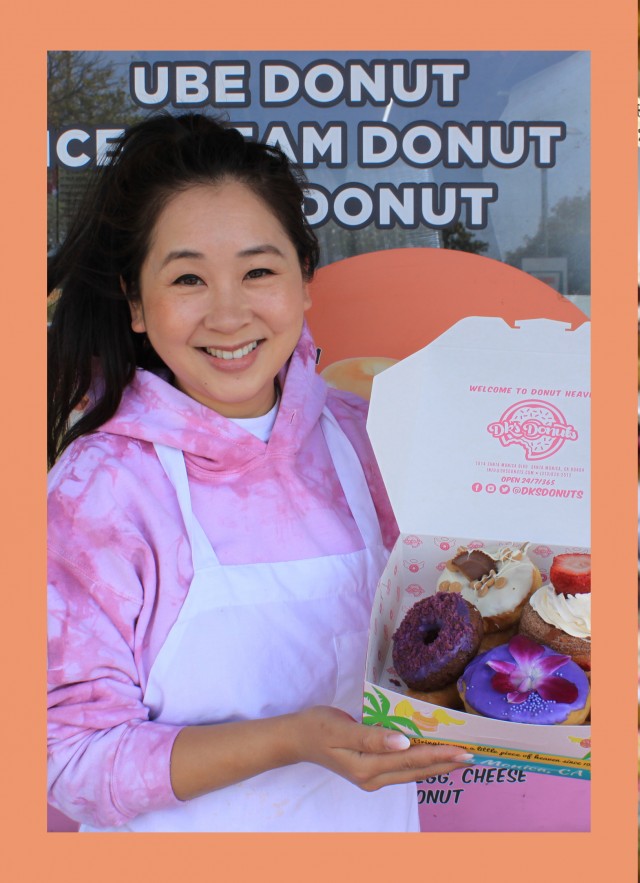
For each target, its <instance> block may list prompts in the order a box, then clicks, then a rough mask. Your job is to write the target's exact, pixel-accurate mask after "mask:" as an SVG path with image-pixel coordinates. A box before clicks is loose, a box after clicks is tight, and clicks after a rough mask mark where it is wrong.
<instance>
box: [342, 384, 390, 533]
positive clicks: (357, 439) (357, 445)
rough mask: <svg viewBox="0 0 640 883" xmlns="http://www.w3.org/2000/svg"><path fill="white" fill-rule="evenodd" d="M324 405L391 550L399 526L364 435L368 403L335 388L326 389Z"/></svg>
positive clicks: (371, 449)
mask: <svg viewBox="0 0 640 883" xmlns="http://www.w3.org/2000/svg"><path fill="white" fill-rule="evenodd" d="M327 404H328V406H329V408H330V410H331V412H332V414H333V415H334V416H335V417H336V419H337V420H338V422H339V424H340V426H341V428H342V430H343V431H344V433H345V435H346V436H347V438H348V439H349V441H350V442H351V444H352V445H353V447H354V449H355V451H356V453H357V455H358V458H359V459H360V462H361V463H362V468H363V470H364V474H365V477H366V479H367V483H368V485H369V490H370V491H371V497H372V499H373V503H374V505H375V507H376V512H377V513H378V519H379V521H380V530H381V532H382V539H383V542H384V544H385V547H386V548H387V549H392V548H393V546H394V544H395V541H396V540H397V539H398V525H397V522H396V519H395V516H394V514H393V509H392V508H391V503H390V502H389V497H388V496H387V490H386V488H385V486H384V481H383V480H382V475H381V473H380V469H379V467H378V462H377V460H376V458H375V454H374V453H373V448H372V446H371V442H370V440H369V436H368V435H367V425H366V424H367V411H368V408H369V404H368V402H366V401H365V400H364V399H361V398H360V397H359V396H356V395H354V394H353V393H350V392H345V391H343V390H338V389H329V390H328V396H327Z"/></svg>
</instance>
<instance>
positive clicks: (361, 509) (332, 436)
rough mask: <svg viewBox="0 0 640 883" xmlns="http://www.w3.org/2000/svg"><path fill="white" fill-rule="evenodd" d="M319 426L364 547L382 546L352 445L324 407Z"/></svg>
mask: <svg viewBox="0 0 640 883" xmlns="http://www.w3.org/2000/svg"><path fill="white" fill-rule="evenodd" d="M320 425H321V427H322V431H323V433H324V437H325V439H326V442H327V447H328V448H329V453H330V454H331V459H332V460H333V465H334V466H335V470H336V473H337V475H338V479H339V481H340V484H341V485H342V490H343V492H344V495H345V498H346V500H347V503H348V504H349V508H350V509H351V514H352V515H353V518H354V521H355V523H356V525H357V527H358V530H359V531H360V534H361V535H362V539H363V540H364V544H365V546H366V547H367V548H374V547H375V546H383V545H384V543H383V541H382V533H381V531H380V522H379V521H378V514H377V512H376V509H375V506H374V505H373V500H372V499H371V491H370V490H369V485H368V483H367V479H366V477H365V474H364V470H363V468H362V464H361V463H360V460H359V459H358V455H357V454H356V452H355V450H354V448H353V445H352V444H351V442H350V441H349V439H348V438H347V436H346V434H345V432H344V430H343V429H342V428H341V427H340V424H339V423H338V421H337V420H336V418H335V417H334V416H333V414H332V413H331V411H330V410H329V409H328V408H327V407H325V408H324V409H323V411H322V415H321V417H320Z"/></svg>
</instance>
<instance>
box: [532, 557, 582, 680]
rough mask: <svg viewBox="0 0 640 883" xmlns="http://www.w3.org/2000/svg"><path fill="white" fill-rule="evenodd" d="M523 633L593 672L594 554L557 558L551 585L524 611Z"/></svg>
mask: <svg viewBox="0 0 640 883" xmlns="http://www.w3.org/2000/svg"><path fill="white" fill-rule="evenodd" d="M519 631H520V634H522V635H525V636H526V637H528V638H531V639H532V640H534V641H537V642H538V643H539V644H544V645H545V646H547V647H551V649H552V650H555V651H556V652H557V653H562V654H564V655H566V656H570V657H571V658H572V659H573V661H574V662H577V664H578V665H579V666H580V667H581V668H582V669H584V670H585V671H587V672H589V671H591V555H590V554H589V553H588V552H566V553H564V554H563V555H556V556H555V558H554V559H553V563H552V564H551V570H550V573H549V582H548V583H547V584H546V585H543V586H541V587H540V588H539V589H538V590H537V591H536V592H534V593H533V595H532V596H531V598H530V599H529V601H528V602H527V604H526V606H525V608H524V610H523V611H522V618H521V619H520V629H519Z"/></svg>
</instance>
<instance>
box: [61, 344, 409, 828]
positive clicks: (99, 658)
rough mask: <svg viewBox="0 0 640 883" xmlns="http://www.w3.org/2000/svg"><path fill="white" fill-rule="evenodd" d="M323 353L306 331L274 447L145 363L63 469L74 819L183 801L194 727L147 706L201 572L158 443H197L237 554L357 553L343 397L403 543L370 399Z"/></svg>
mask: <svg viewBox="0 0 640 883" xmlns="http://www.w3.org/2000/svg"><path fill="white" fill-rule="evenodd" d="M315 355H316V350H315V346H314V344H313V341H312V340H311V338H310V336H309V334H308V331H307V330H306V328H305V329H304V330H303V333H302V336H301V338H300V341H299V343H298V346H297V348H296V350H295V352H294V354H293V356H292V358H291V360H290V362H289V365H288V368H287V369H286V370H283V372H282V377H281V387H282V399H281V403H280V408H279V411H278V416H277V419H276V423H275V426H274V428H273V432H272V435H271V438H270V440H269V443H268V445H265V444H264V443H263V442H261V441H260V440H258V439H257V438H255V437H254V436H253V435H251V434H249V433H248V432H246V431H245V430H244V429H242V428H240V427H239V426H237V425H236V424H234V423H233V422H231V421H229V420H227V419H225V418H224V417H221V416H220V415H219V414H217V413H216V412H214V411H212V410H210V409H208V408H206V407H204V406H203V405H200V404H199V403H198V402H196V401H194V400H193V399H191V398H189V397H188V396H186V395H184V394H183V393H182V392H180V391H179V390H177V389H175V388H174V387H173V386H171V385H170V384H169V383H167V382H166V381H165V380H162V379H161V378H159V377H157V376H156V375H154V374H151V373H149V372H146V371H142V370H139V371H137V372H136V376H135V378H134V380H133V381H132V383H131V384H130V386H129V387H128V388H127V389H126V391H125V394H124V396H123V400H122V404H121V406H120V408H119V409H118V412H117V414H116V415H115V416H114V417H113V418H112V419H111V420H109V421H108V422H107V423H106V424H105V425H104V426H103V427H102V428H101V430H100V431H99V432H96V433H93V434H91V435H87V436H84V437H83V438H81V439H79V440H78V441H76V442H74V443H73V444H72V445H71V446H70V447H69V448H68V449H67V451H66V452H65V454H64V455H63V456H62V458H61V459H60V461H59V462H58V463H57V464H56V466H55V467H54V468H53V470H52V471H51V475H50V492H49V740H48V747H49V802H50V803H51V804H52V805H53V806H55V807H57V808H58V809H60V810H61V811H62V812H64V813H66V814H67V815H68V816H70V817H71V818H74V819H76V820H78V821H81V822H84V823H86V824H89V825H94V826H98V827H107V826H114V825H122V824H125V823H126V822H127V821H128V820H129V819H131V818H134V817H135V816H136V815H138V814H139V813H143V812H147V811H149V810H153V809H159V808H162V807H167V806H173V805H177V804H178V803H179V801H178V800H177V798H176V797H175V796H174V794H173V791H172V789H171V783H170V777H169V758H170V753H171V748H172V745H173V741H174V739H175V737H176V735H177V733H178V732H179V729H180V728H179V727H177V726H173V725H169V724H165V723H160V722H157V721H150V720H149V713H148V709H147V708H146V707H145V705H144V704H143V702H142V697H143V695H144V690H145V687H146V684H147V679H148V676H149V672H150V669H151V666H152V664H153V662H154V659H155V658H156V656H157V654H158V651H159V650H160V647H161V646H162V644H163V642H164V640H165V638H166V636H167V634H168V632H169V630H170V628H171V626H172V625H173V623H174V622H175V620H176V617H177V615H178V612H179V610H180V607H181V605H182V603H183V602H184V599H185V597H186V593H187V591H188V588H189V585H190V582H191V579H192V563H191V550H190V548H189V544H188V540H187V538H186V536H185V533H184V530H183V525H182V518H181V515H180V510H179V507H178V501H177V499H176V494H175V491H174V489H173V487H172V485H171V484H170V482H169V480H168V478H167V477H166V475H165V473H164V471H163V469H162V466H161V465H160V463H159V461H158V458H157V456H156V454H155V451H154V448H153V443H154V442H160V443H162V444H166V445H169V446H172V447H176V448H179V449H181V450H182V451H184V454H185V461H186V466H187V473H188V477H189V487H190V491H191V498H192V504H193V509H194V513H195V515H196V517H197V519H198V520H199V521H200V523H201V525H202V527H203V528H204V531H205V533H206V534H207V536H208V538H209V540H210V542H211V544H212V546H213V548H214V550H215V552H216V554H217V556H218V558H219V560H220V562H221V564H223V565H224V564H238V563H253V562H267V561H283V560H296V559H302V558H309V557H315V556H320V555H333V554H341V553H348V552H352V551H355V550H357V549H360V548H362V539H361V537H360V534H359V531H358V529H357V527H356V526H355V523H354V521H353V519H352V517H351V513H350V511H349V508H348V506H347V503H346V500H345V498H344V495H343V493H342V489H341V487H340V484H339V482H338V479H337V476H336V474H335V472H334V469H333V464H332V461H331V459H330V457H329V453H328V450H327V447H326V443H325V441H324V436H323V434H322V430H321V428H320V425H319V423H318V420H319V417H320V414H321V411H322V409H323V407H324V406H325V405H328V407H329V409H330V410H331V411H332V413H333V414H334V415H335V416H336V418H337V419H338V421H339V423H340V425H341V427H342V429H343V431H344V432H345V433H346V435H347V437H348V438H349V440H350V441H351V443H352V444H353V446H354V448H355V450H356V452H357V454H358V456H359V458H360V460H361V462H362V464H363V467H364V470H365V474H366V476H367V480H368V482H369V487H370V489H371V493H372V496H373V499H374V502H375V505H376V509H377V511H378V515H379V517H380V522H381V526H382V532H383V538H384V540H385V544H386V545H387V547H388V548H391V546H392V545H393V542H394V540H395V538H396V532H397V528H396V525H395V521H394V518H393V515H392V513H391V510H390V508H389V504H388V501H387V498H386V494H385V491H384V486H383V484H382V480H381V478H380V475H379V472H378V470H377V467H376V465H375V463H374V460H373V454H372V451H371V447H370V445H369V442H368V439H367V436H366V432H365V415H366V404H365V402H363V401H362V400H360V399H357V398H356V397H355V396H351V395H349V394H347V393H341V392H337V391H335V390H328V389H327V387H326V385H325V383H324V381H323V380H322V379H321V378H320V377H318V375H317V374H316V373H315ZM374 588H375V587H372V592H373V589H374Z"/></svg>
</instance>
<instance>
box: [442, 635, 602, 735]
mask: <svg viewBox="0 0 640 883" xmlns="http://www.w3.org/2000/svg"><path fill="white" fill-rule="evenodd" d="M543 659H544V660H546V663H545V665H544V667H542V666H541V665H540V663H541V662H542V660H543ZM458 690H459V691H460V696H461V697H462V701H463V702H464V707H465V711H468V712H469V713H470V714H479V715H482V716H483V717H491V718H496V719H497V720H504V721H511V722H516V723H522V724H551V725H555V724H573V725H577V724H582V723H584V721H585V720H586V719H587V716H588V714H589V709H590V707H591V695H590V687H589V680H588V678H587V676H586V674H585V673H584V672H583V670H582V669H581V668H580V666H579V665H576V663H575V662H573V661H572V660H571V659H570V658H569V657H568V656H561V655H559V654H556V652H555V651H554V650H551V649H550V648H549V647H544V646H543V645H542V644H538V643H536V642H534V641H531V640H530V639H529V638H526V637H524V635H516V636H515V638H512V639H511V640H510V641H509V643H508V644H501V645H500V646H499V647H494V649H493V650H488V651H487V652H486V653H481V654H480V655H478V656H476V658H475V659H473V660H472V661H471V662H470V663H469V665H468V666H467V668H466V669H465V671H464V673H463V674H462V676H461V677H460V678H459V679H458Z"/></svg>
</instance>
